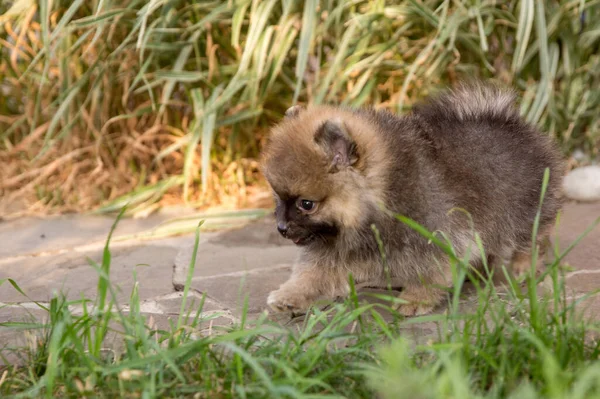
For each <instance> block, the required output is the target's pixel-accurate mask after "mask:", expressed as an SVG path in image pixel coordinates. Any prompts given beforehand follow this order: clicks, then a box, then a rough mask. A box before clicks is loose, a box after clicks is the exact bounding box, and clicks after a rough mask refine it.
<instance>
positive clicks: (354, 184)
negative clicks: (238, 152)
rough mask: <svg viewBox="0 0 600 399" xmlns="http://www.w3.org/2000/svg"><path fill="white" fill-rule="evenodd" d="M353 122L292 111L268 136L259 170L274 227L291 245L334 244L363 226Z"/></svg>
mask: <svg viewBox="0 0 600 399" xmlns="http://www.w3.org/2000/svg"><path fill="white" fill-rule="evenodd" d="M352 118H353V117H352V115H351V114H350V113H345V111H340V110H335V109H333V108H329V107H316V108H309V109H301V108H298V107H293V108H290V109H289V110H288V111H287V112H286V117H285V118H284V120H283V121H282V122H281V123H280V124H279V125H277V126H275V128H274V129H273V130H272V132H271V136H270V140H269V142H268V144H267V147H266V149H265V151H264V153H263V162H262V170H263V174H264V175H265V177H266V178H267V180H268V182H269V184H270V185H271V187H272V189H273V192H274V196H275V201H276V209H275V216H276V219H277V229H278V230H279V232H280V233H281V234H282V235H283V236H284V237H285V238H288V239H290V240H292V241H293V242H294V243H295V244H296V245H301V246H309V247H316V246H331V245H335V243H336V241H337V240H338V238H339V236H340V234H341V232H342V231H343V230H344V229H348V228H356V227H357V226H358V225H359V224H360V223H362V222H363V219H364V214H365V213H366V212H365V207H367V205H368V204H366V203H365V195H364V194H365V186H366V182H365V177H364V175H363V174H362V172H361V153H360V148H359V147H358V146H357V144H356V142H355V140H354V139H353V132H352V130H351V129H352V125H351V122H352Z"/></svg>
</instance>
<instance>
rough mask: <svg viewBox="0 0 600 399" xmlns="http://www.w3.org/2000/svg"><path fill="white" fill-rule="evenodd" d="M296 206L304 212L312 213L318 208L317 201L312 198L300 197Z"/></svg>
mask: <svg viewBox="0 0 600 399" xmlns="http://www.w3.org/2000/svg"><path fill="white" fill-rule="evenodd" d="M296 207H298V209H299V210H300V211H302V212H303V213H307V214H311V213H313V212H314V211H316V210H317V203H316V202H315V201H311V200H306V199H299V200H298V202H297V203H296Z"/></svg>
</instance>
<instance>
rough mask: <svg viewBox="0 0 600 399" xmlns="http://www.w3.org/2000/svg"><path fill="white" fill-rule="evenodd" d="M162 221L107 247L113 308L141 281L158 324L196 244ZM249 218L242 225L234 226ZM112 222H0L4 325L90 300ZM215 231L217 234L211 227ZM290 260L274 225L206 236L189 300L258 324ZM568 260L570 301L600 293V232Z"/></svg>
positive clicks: (587, 207)
mask: <svg viewBox="0 0 600 399" xmlns="http://www.w3.org/2000/svg"><path fill="white" fill-rule="evenodd" d="M598 217H600V203H595V204H575V203H570V204H568V205H567V206H566V207H565V209H564V212H563V216H562V218H561V223H560V226H559V228H558V232H557V234H556V235H555V240H556V241H557V242H558V244H559V246H560V248H563V249H564V248H566V247H568V246H569V244H571V243H572V242H573V241H574V240H575V239H577V237H578V236H579V235H581V234H582V233H583V232H584V230H585V229H586V228H587V227H588V226H590V225H591V224H592V223H593V221H594V220H595V219H596V218H598ZM165 220H166V218H165V216H164V215H163V216H160V215H159V216H153V217H151V218H149V219H145V220H122V221H121V222H120V224H119V226H118V228H117V230H116V232H115V236H114V241H113V244H112V245H111V251H112V263H111V273H110V275H111V280H112V282H113V284H114V285H115V286H117V287H118V288H119V291H118V294H117V296H118V300H119V303H120V304H122V305H126V304H127V302H128V299H129V296H130V293H131V291H132V289H133V286H134V283H135V281H136V279H137V281H138V282H139V294H140V298H141V300H142V301H143V302H142V311H143V312H144V313H147V314H148V315H149V316H150V315H151V316H152V317H153V320H155V321H156V322H157V323H159V324H161V323H167V321H168V319H169V318H176V317H177V315H178V311H179V307H180V304H181V296H182V293H181V292H180V291H177V289H180V288H181V286H182V284H183V283H184V281H185V275H186V270H187V269H186V268H187V265H188V264H189V261H190V259H191V253H192V247H193V242H194V235H193V234H191V233H188V234H184V235H180V236H176V237H163V238H158V239H141V238H143V237H147V236H150V235H151V234H148V232H149V231H152V229H154V233H155V235H156V234H158V233H160V232H161V231H162V232H163V233H162V234H168V233H169V232H172V231H173V229H171V230H169V229H168V228H165V225H164V222H165ZM198 220H199V217H194V216H188V218H187V221H188V225H187V227H188V230H189V227H190V226H193V225H195V224H197V223H198ZM247 220H248V218H245V219H244V218H242V219H240V221H239V223H238V224H239V225H241V223H243V222H245V221H247ZM113 221H114V219H112V218H106V217H91V216H69V217H61V218H58V219H47V220H38V219H20V220H15V221H10V222H3V223H0V280H2V279H6V278H10V279H13V280H14V281H16V282H17V283H18V284H19V286H20V287H21V288H22V289H23V291H24V292H25V293H26V294H27V297H24V296H23V295H22V294H20V293H19V292H17V291H16V290H15V289H14V288H13V287H12V285H10V284H9V283H7V282H5V283H4V284H3V285H1V286H0V323H3V322H7V321H17V320H22V319H23V318H27V317H31V315H33V316H34V317H37V316H42V312H40V311H38V310H36V308H37V307H36V305H35V304H33V301H39V302H47V301H48V300H49V299H50V298H51V297H52V295H53V294H54V293H57V292H59V291H62V292H64V293H65V294H66V296H67V298H69V299H81V298H82V296H85V297H87V298H93V297H94V296H95V292H96V287H97V282H98V275H97V273H96V271H95V269H94V267H93V266H91V265H90V261H92V262H97V263H99V262H101V258H102V248H103V246H104V241H105V239H106V236H107V235H108V232H109V230H110V226H111V225H112V223H113ZM161 223H162V225H161ZM190 223H191V224H190ZM213 225H217V226H220V225H219V223H216V224H215V222H214V220H213ZM156 226H159V229H158V230H157V229H156ZM161 228H162V230H161ZM157 232H158V233H157ZM158 235H160V234H158ZM296 256H297V249H296V248H295V247H294V246H293V245H290V243H289V242H287V241H286V240H283V239H282V238H281V237H279V235H278V233H277V232H276V230H275V228H274V223H273V221H272V220H271V218H270V217H266V218H262V219H259V220H257V221H254V222H252V223H249V224H247V225H245V226H244V227H241V228H237V229H233V230H228V231H221V232H203V233H201V236H200V246H199V249H198V254H197V260H196V266H195V271H194V277H193V281H192V288H193V290H192V291H193V292H192V295H193V296H194V297H195V298H196V300H199V298H200V297H201V296H202V293H206V295H207V301H206V304H205V307H204V311H205V312H207V313H208V314H212V313H215V312H218V313H219V315H220V317H219V318H218V319H217V320H215V321H213V323H216V324H222V325H228V324H231V323H234V322H235V321H236V320H237V319H238V317H239V315H240V311H241V308H242V304H243V302H244V300H245V299H247V301H248V312H249V314H250V316H257V315H258V314H259V313H261V312H263V311H264V310H265V308H266V303H265V300H266V297H267V294H268V293H269V292H270V291H271V290H273V289H276V288H277V287H278V286H279V284H281V283H282V282H283V281H285V280H286V279H287V278H288V276H289V273H290V270H291V264H292V263H293V261H294V259H295V257H296ZM88 259H89V260H90V261H88ZM565 261H566V263H568V264H569V265H570V266H571V267H572V271H571V272H569V273H568V275H567V282H568V287H569V290H570V291H569V295H570V296H571V297H572V298H578V297H580V296H581V295H583V294H585V293H588V292H590V291H593V290H597V289H600V227H598V228H596V229H594V230H593V231H592V232H591V233H590V234H589V235H588V236H587V237H586V238H584V239H583V240H582V241H581V242H580V244H579V245H578V246H577V247H576V248H575V249H574V250H573V251H572V252H571V253H570V254H569V255H568V256H567V257H566V259H565ZM134 275H135V278H134ZM585 306H586V307H587V308H586V313H587V314H588V315H589V316H592V317H596V318H598V319H600V299H599V298H598V297H595V298H592V299H590V300H588V301H587V302H586V304H585ZM429 327H430V326H429ZM429 327H428V326H423V328H426V329H427V328H429ZM2 330H4V331H2ZM7 334H8V332H7V330H6V328H5V327H1V326H0V342H3V341H4V342H7V341H5V340H3V337H6V336H7ZM0 346H2V344H0Z"/></svg>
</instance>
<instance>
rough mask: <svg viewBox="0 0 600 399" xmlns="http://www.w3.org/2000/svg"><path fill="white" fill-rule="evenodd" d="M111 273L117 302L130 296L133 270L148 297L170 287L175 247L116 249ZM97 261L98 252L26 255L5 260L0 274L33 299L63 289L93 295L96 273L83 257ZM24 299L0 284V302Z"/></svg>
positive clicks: (76, 295) (71, 294) (71, 296)
mask: <svg viewBox="0 0 600 399" xmlns="http://www.w3.org/2000/svg"><path fill="white" fill-rule="evenodd" d="M114 252H115V253H114V254H113V256H112V261H111V269H110V276H111V281H112V282H113V284H114V285H115V287H118V288H119V290H118V291H117V299H118V300H119V303H126V302H127V301H128V300H129V297H130V295H131V292H132V289H133V286H134V282H135V280H134V271H135V273H136V274H137V281H139V295H140V298H141V299H147V298H150V297H153V296H155V295H161V294H165V293H168V292H170V291H172V286H171V273H172V263H173V258H174V257H175V255H176V253H177V248H172V247H163V246H159V245H156V244H154V245H151V244H143V245H140V246H138V247H133V248H126V249H123V250H115V251H114ZM86 256H89V257H90V258H92V259H93V260H94V261H96V262H100V261H101V259H102V255H101V253H98V252H96V253H89V254H79V256H78V257H76V256H73V255H72V254H67V255H66V256H62V255H60V256H47V257H27V258H18V259H14V260H13V261H9V262H4V263H3V264H2V265H1V266H0V267H1V269H2V271H1V275H0V278H12V279H14V280H15V281H16V282H17V283H18V284H19V286H20V287H21V288H22V289H23V290H24V291H25V293H26V294H27V295H28V296H29V298H31V299H32V300H37V301H47V300H49V299H50V298H51V297H52V296H53V294H55V293H57V292H58V291H63V292H64V293H65V295H66V297H67V298H68V299H73V300H75V299H81V296H82V295H84V296H85V297H86V298H92V297H93V296H94V295H95V292H96V288H97V285H98V273H97V272H96V270H95V269H94V268H93V267H92V266H90V265H89V263H88V262H87V261H86V259H85V257H86ZM23 300H25V299H24V298H23V296H22V295H21V294H19V293H18V292H17V291H15V290H14V289H13V288H12V286H10V285H9V284H7V283H5V284H3V285H2V286H0V301H1V302H19V301H23Z"/></svg>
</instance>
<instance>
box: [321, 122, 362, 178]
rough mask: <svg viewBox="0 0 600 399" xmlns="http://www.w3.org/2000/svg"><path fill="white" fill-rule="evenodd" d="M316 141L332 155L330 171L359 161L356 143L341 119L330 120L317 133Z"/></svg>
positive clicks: (338, 169)
mask: <svg viewBox="0 0 600 399" xmlns="http://www.w3.org/2000/svg"><path fill="white" fill-rule="evenodd" d="M315 142H316V143H317V144H318V145H319V146H321V148H323V150H324V151H325V153H326V154H328V155H329V157H330V166H329V173H336V172H339V171H340V170H342V169H345V168H347V167H350V166H352V165H354V164H355V163H356V162H357V161H358V153H357V148H356V143H355V142H354V141H353V140H352V138H351V137H350V135H349V134H348V131H347V129H346V127H345V126H344V123H343V122H342V121H341V120H337V119H336V120H328V121H326V122H325V123H323V124H322V125H321V126H320V127H319V128H318V129H317V132H316V133H315Z"/></svg>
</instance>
